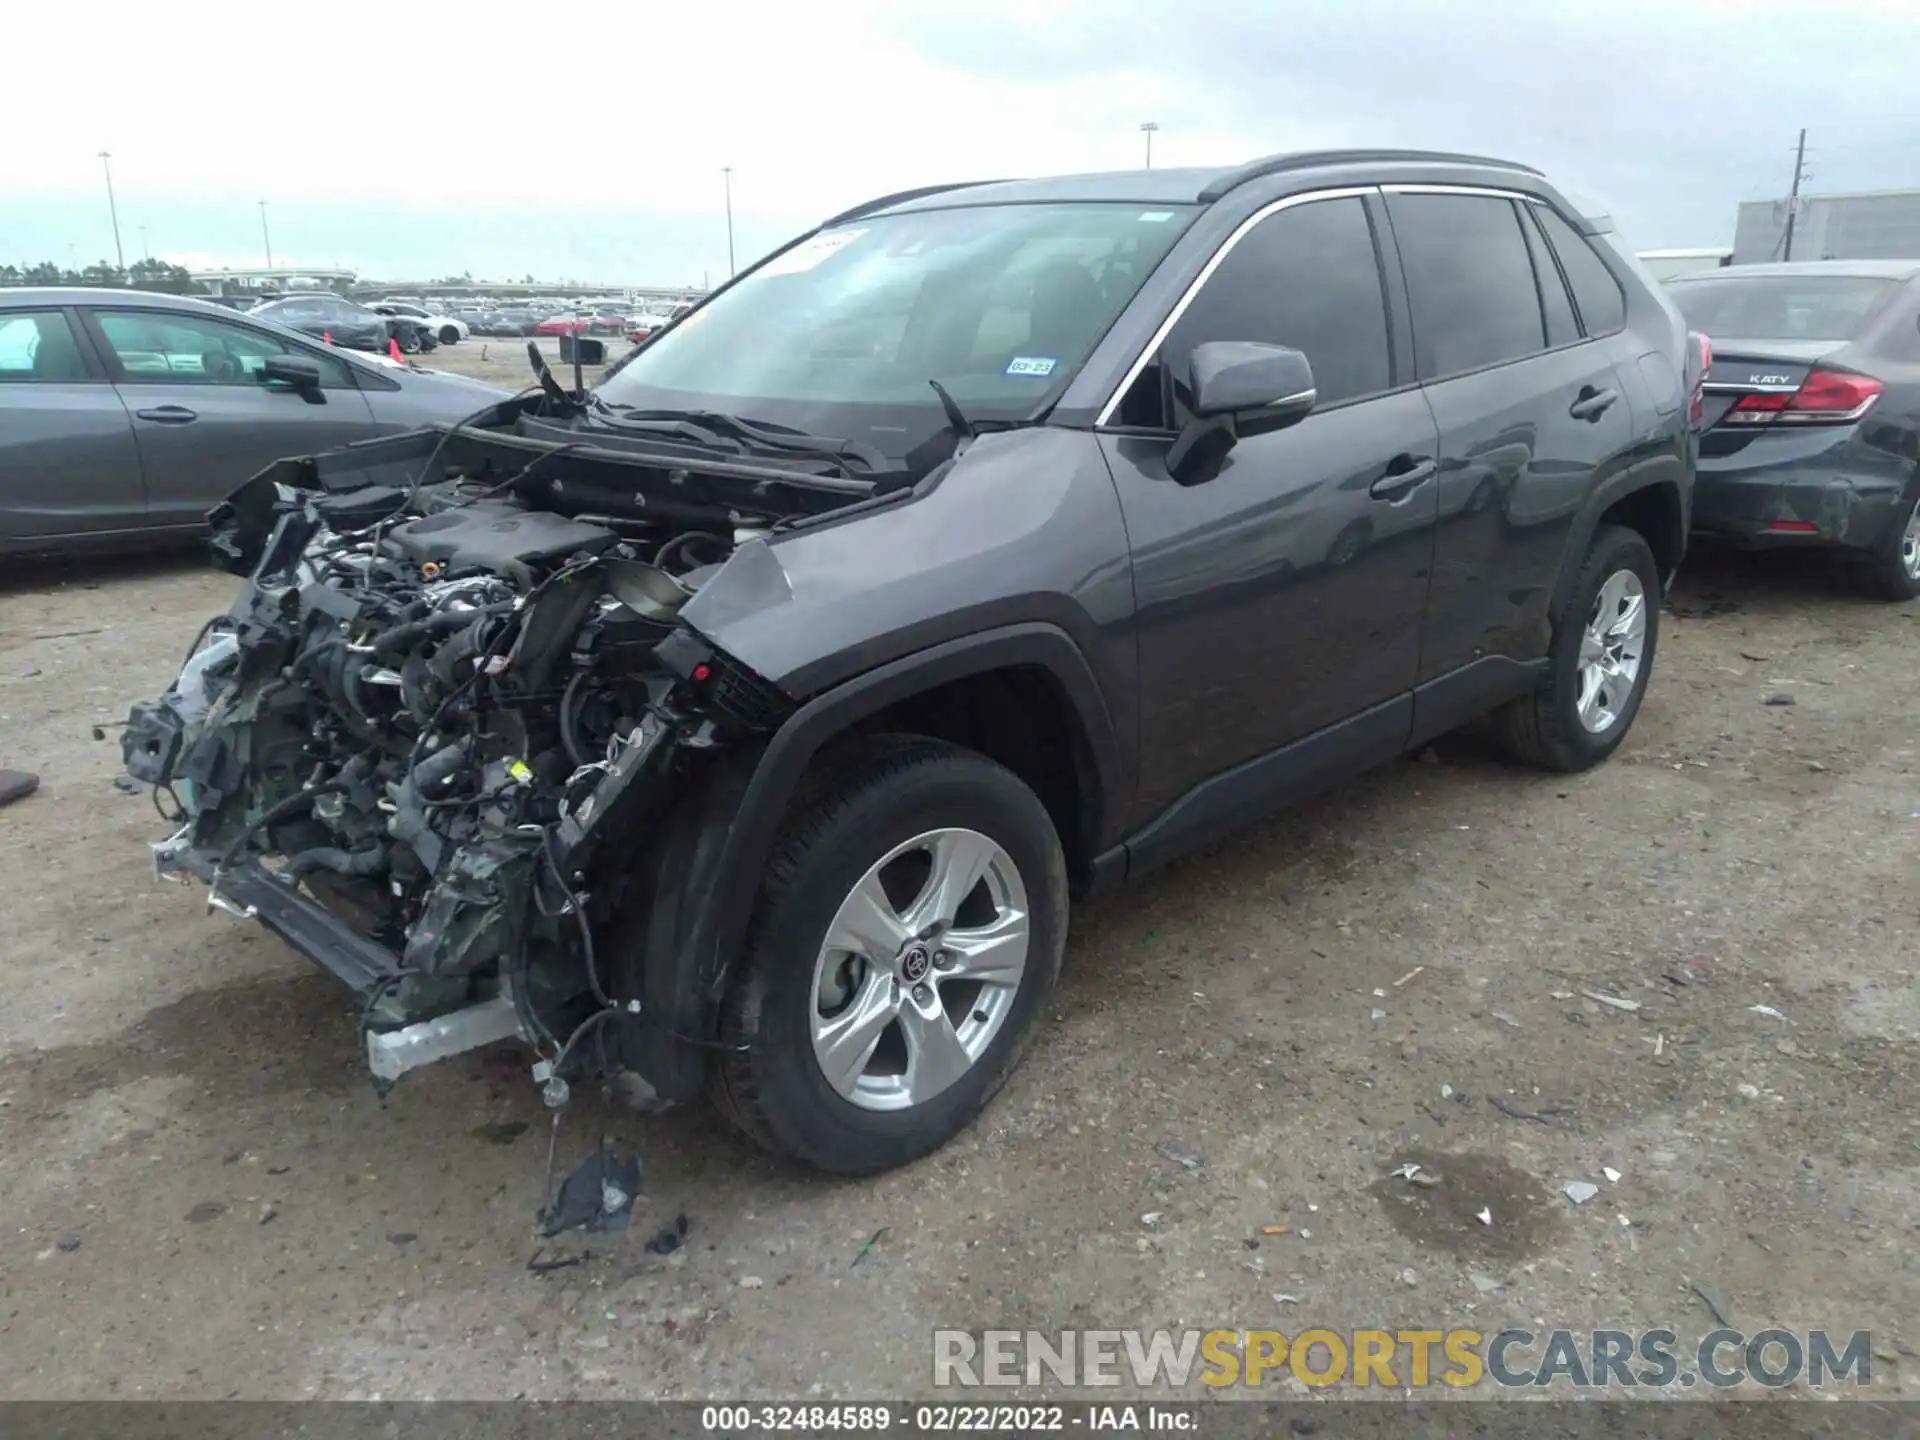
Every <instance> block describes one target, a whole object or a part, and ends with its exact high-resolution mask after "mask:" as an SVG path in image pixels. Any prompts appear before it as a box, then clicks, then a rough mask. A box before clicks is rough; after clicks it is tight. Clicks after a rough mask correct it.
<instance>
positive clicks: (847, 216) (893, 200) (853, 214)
mask: <svg viewBox="0 0 1920 1440" xmlns="http://www.w3.org/2000/svg"><path fill="white" fill-rule="evenodd" d="M1000 183H1001V182H1000V181H998V180H954V181H950V182H948V183H947V184H945V185H922V186H921V187H920V188H919V189H917V190H901V191H897V192H896V193H894V194H892V195H882V196H881V197H880V198H879V199H878V200H869V201H867V202H866V203H865V204H864V205H856V206H854V207H853V208H852V209H851V210H842V211H841V212H840V213H839V214H838V215H835V216H834V217H833V218H832V219H831V220H822V221H821V222H820V228H821V229H822V230H824V229H826V228H827V226H829V225H844V224H846V223H847V221H849V220H858V219H859V218H860V217H861V216H862V215H871V214H873V212H874V211H876V210H884V209H886V208H887V207H888V206H889V205H904V204H906V203H907V201H909V200H923V199H925V198H926V197H927V196H929V195H938V194H941V193H942V192H943V191H947V190H965V189H967V188H969V187H970V186H974V185H998V184H1000Z"/></svg>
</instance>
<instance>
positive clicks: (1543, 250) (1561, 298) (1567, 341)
mask: <svg viewBox="0 0 1920 1440" xmlns="http://www.w3.org/2000/svg"><path fill="white" fill-rule="evenodd" d="M1537 214H1539V210H1538V208H1537V207H1536V206H1533V205H1523V206H1522V207H1521V208H1520V217H1521V218H1520V228H1521V229H1522V230H1524V231H1526V233H1527V253H1528V254H1529V255H1531V256H1533V275H1534V279H1535V280H1537V281H1538V282H1539V285H1540V312H1541V314H1543V315H1544V316H1545V317H1546V321H1547V344H1548V345H1571V344H1572V343H1573V342H1574V341H1576V340H1578V339H1579V338H1580V322H1579V321H1578V320H1576V319H1574V316H1573V300H1572V298H1571V297H1570V296H1569V295H1568V294H1567V282H1566V279H1565V277H1563V276H1562V275H1561V273H1560V267H1559V265H1557V264H1556V263H1555V262H1554V258H1553V251H1551V250H1549V249H1548V248H1547V242H1546V237H1545V236H1543V235H1541V233H1540V227H1539V226H1538V225H1536V224H1534V222H1533V221H1532V220H1531V219H1529V218H1527V217H1528V216H1529V215H1537Z"/></svg>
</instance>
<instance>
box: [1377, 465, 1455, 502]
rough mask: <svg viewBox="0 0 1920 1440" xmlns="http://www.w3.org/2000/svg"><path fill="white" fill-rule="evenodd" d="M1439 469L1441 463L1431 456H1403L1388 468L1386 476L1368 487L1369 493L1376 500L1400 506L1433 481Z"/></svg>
mask: <svg viewBox="0 0 1920 1440" xmlns="http://www.w3.org/2000/svg"><path fill="white" fill-rule="evenodd" d="M1439 469H1440V465H1439V462H1437V461H1436V460H1434V459H1433V458H1432V457H1431V456H1427V455H1421V456H1417V457H1416V456H1413V455H1402V456H1400V458H1399V459H1397V460H1395V461H1394V462H1393V463H1392V464H1391V465H1389V466H1388V467H1387V473H1386V474H1384V475H1382V476H1381V477H1380V478H1379V479H1378V480H1376V481H1374V482H1373V484H1372V485H1370V486H1368V487H1367V493H1368V494H1369V495H1371V496H1373V498H1374V499H1376V500H1385V501H1387V502H1388V503H1389V504H1392V505H1398V504H1399V503H1400V502H1401V501H1402V500H1405V499H1406V498H1407V497H1408V496H1409V495H1411V494H1412V493H1413V492H1414V491H1415V490H1417V489H1419V488H1420V487H1421V486H1422V485H1424V484H1426V483H1427V481H1429V480H1431V479H1432V478H1433V477H1434V475H1435V474H1437V473H1438V472H1439Z"/></svg>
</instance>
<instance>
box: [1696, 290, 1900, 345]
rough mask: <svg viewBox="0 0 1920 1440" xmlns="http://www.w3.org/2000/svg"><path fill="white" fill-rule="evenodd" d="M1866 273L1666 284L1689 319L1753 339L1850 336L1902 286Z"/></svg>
mask: <svg viewBox="0 0 1920 1440" xmlns="http://www.w3.org/2000/svg"><path fill="white" fill-rule="evenodd" d="M1899 283H1900V282H1899V281H1897V280H1879V279H1875V278H1873V277H1871V276H1866V275H1752V276H1743V277H1732V276H1727V277H1721V276H1716V277H1714V278H1713V279H1710V280H1684V281H1674V282H1671V283H1670V284H1669V285H1668V286H1667V291H1668V293H1669V294H1671V295H1672V296H1673V303H1674V304H1676V305H1678V306H1679V307H1680V313H1681V314H1682V315H1684V316H1686V317H1687V324H1688V325H1690V326H1691V327H1692V328H1693V329H1695V330H1702V331H1705V332H1706V333H1707V334H1708V335H1724V336H1728V337H1737V338H1740V339H1749V340H1851V339H1852V338H1853V337H1854V335H1855V334H1857V333H1858V332H1859V330H1860V327H1861V326H1862V325H1863V324H1865V323H1866V319H1867V317H1868V316H1869V315H1871V314H1872V313H1873V312H1874V311H1875V310H1878V309H1879V308H1880V306H1881V304H1882V303H1884V302H1885V301H1886V299H1887V298H1888V297H1889V296H1890V295H1892V294H1893V292H1894V291H1895V290H1896V289H1897V288H1898V287H1899Z"/></svg>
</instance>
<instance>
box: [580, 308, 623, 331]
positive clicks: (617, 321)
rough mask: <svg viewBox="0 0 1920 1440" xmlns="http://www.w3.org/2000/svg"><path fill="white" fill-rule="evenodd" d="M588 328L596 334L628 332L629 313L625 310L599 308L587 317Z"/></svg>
mask: <svg viewBox="0 0 1920 1440" xmlns="http://www.w3.org/2000/svg"><path fill="white" fill-rule="evenodd" d="M586 321H587V329H588V331H589V332H590V333H592V334H595V335H620V334H624V333H625V332H626V328H627V314H626V311H624V310H613V309H599V310H595V311H593V312H592V313H591V314H590V315H588V316H587V317H586Z"/></svg>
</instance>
